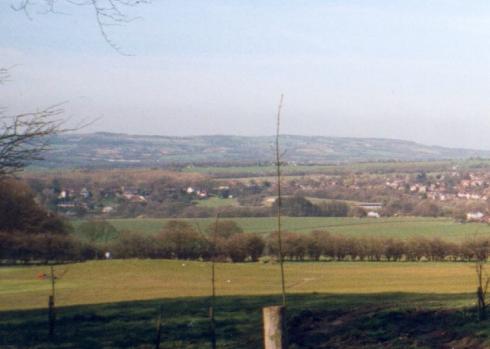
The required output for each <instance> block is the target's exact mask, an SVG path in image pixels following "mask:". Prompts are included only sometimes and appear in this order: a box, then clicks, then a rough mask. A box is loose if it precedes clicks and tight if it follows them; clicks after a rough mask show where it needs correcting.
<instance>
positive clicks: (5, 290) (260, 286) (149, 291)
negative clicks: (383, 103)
mask: <svg viewBox="0 0 490 349" xmlns="http://www.w3.org/2000/svg"><path fill="white" fill-rule="evenodd" d="M57 269H58V272H59V273H62V272H66V273H65V274H64V276H63V277H62V278H61V279H60V280H59V281H58V284H57V303H58V304H59V305H63V306H67V305H76V304H93V303H110V302H120V301H132V300H145V299H157V298H176V297H202V296H207V295H209V293H210V282H209V278H210V264H209V263H204V262H188V261H184V262H183V261H165V260H112V261H98V262H94V261H93V262H86V263H79V264H71V265H64V266H58V267H57ZM39 272H46V273H47V272H48V268H47V267H45V266H36V267H3V268H0V310H12V309H32V308H40V307H44V306H45V305H46V299H47V296H48V295H49V292H50V283H49V281H47V280H38V279H37V278H36V275H37V274H38V273H39ZM216 273H217V293H218V294H219V295H226V296H232V295H242V296H243V295H267V294H273V293H277V292H278V291H279V278H278V277H279V267H278V265H273V264H263V263H244V264H231V263H223V264H217V267H216ZM474 274H475V272H474V266H473V265H472V264H466V263H423V262H421V263H401V262H400V263H387V262H379V263H374V262H373V263H356V262H318V263H315V262H308V263H287V264H286V278H287V285H286V286H287V289H288V291H289V292H291V293H311V292H317V293H335V294H346V293H364V294H366V293H380V292H410V293H444V294H448V293H467V292H472V291H473V290H474V289H475V275H474Z"/></svg>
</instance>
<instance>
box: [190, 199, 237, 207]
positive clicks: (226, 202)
mask: <svg viewBox="0 0 490 349" xmlns="http://www.w3.org/2000/svg"><path fill="white" fill-rule="evenodd" d="M196 203H197V206H200V207H211V208H217V207H226V206H239V203H238V200H237V199H235V198H232V199H222V198H219V197H211V198H209V199H206V200H197V201H196Z"/></svg>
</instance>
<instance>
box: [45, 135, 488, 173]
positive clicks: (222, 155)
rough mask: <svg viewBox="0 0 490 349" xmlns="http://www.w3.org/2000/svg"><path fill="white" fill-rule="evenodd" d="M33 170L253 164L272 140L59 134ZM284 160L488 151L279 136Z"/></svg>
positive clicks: (263, 158) (267, 155) (418, 157)
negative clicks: (46, 168)
mask: <svg viewBox="0 0 490 349" xmlns="http://www.w3.org/2000/svg"><path fill="white" fill-rule="evenodd" d="M52 144H53V147H52V150H50V151H49V152H48V153H47V154H46V155H45V159H46V160H45V161H42V162H38V163H37V164H36V166H41V167H49V168H58V167H161V166H169V165H186V164H225V163H226V164H257V163H270V162H272V161H273V144H274V137H271V136H263V137H245V136H222V135H221V136H191V137H167V136H135V135H127V134H115V133H92V134H65V135H61V136H56V137H54V138H53V139H52ZM281 144H282V148H283V150H284V151H285V155H284V159H285V160H286V161H290V162H297V163H302V164H328V163H344V162H365V161H388V160H397V161H422V160H442V159H466V158H472V157H481V158H490V151H485V150H473V149H455V148H445V147H439V146H427V145H422V144H418V143H415V142H410V141H403V140H395V139H380V138H344V137H320V136H293V135H284V136H281Z"/></svg>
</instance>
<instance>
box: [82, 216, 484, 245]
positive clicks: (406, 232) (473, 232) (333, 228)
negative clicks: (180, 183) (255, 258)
mask: <svg viewBox="0 0 490 349" xmlns="http://www.w3.org/2000/svg"><path fill="white" fill-rule="evenodd" d="M230 219H232V220H234V221H235V222H237V223H238V224H239V225H240V226H241V227H242V228H243V229H244V230H245V231H246V232H251V233H264V234H266V233H269V232H272V231H274V230H275V229H276V226H277V222H276V218H274V217H265V218H257V217H254V218H230ZM169 220H170V219H165V218H162V219H152V218H142V219H111V220H109V221H110V222H111V223H112V224H113V225H114V226H115V227H116V228H117V229H118V230H121V231H123V230H129V231H132V232H140V233H144V234H156V233H158V232H160V231H161V230H162V228H163V226H164V225H165V224H166V223H167V222H168V221H169ZM182 220H186V221H188V222H191V223H196V222H197V223H199V225H200V226H201V227H204V226H206V225H209V224H211V223H212V222H214V218H197V219H182ZM80 222H81V221H74V222H73V223H74V225H75V227H76V226H78V225H79V224H80ZM283 227H284V229H285V230H288V231H294V232H310V231H312V230H315V229H323V230H328V231H330V232H332V233H338V234H345V235H348V236H386V237H398V238H410V237H413V236H425V237H428V238H435V237H439V238H442V239H445V240H451V241H463V240H465V239H468V238H473V237H475V236H481V235H486V236H488V235H490V225H488V224H479V223H467V224H461V223H457V222H455V221H454V220H453V219H450V218H426V217H394V218H381V219H375V218H363V219H359V218H336V217H284V218H283Z"/></svg>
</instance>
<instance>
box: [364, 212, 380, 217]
mask: <svg viewBox="0 0 490 349" xmlns="http://www.w3.org/2000/svg"><path fill="white" fill-rule="evenodd" d="M367 216H368V217H369V218H380V217H381V216H380V215H379V213H378V212H374V211H369V212H368V213H367Z"/></svg>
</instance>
